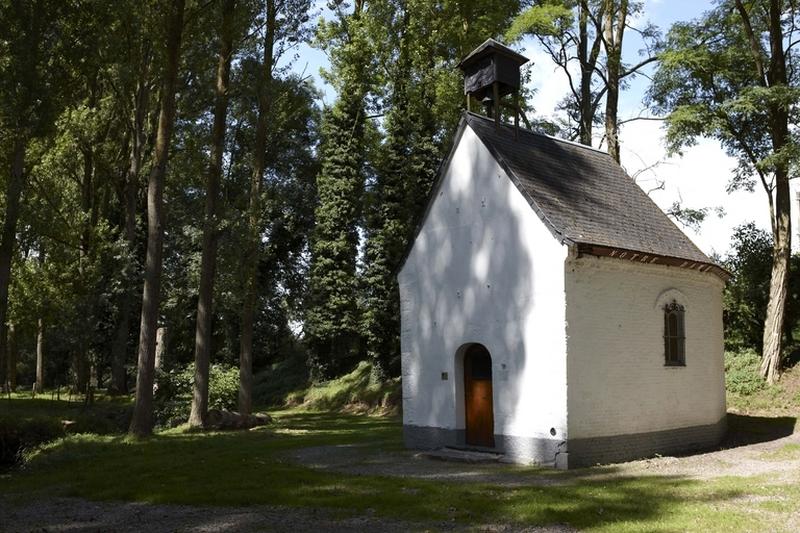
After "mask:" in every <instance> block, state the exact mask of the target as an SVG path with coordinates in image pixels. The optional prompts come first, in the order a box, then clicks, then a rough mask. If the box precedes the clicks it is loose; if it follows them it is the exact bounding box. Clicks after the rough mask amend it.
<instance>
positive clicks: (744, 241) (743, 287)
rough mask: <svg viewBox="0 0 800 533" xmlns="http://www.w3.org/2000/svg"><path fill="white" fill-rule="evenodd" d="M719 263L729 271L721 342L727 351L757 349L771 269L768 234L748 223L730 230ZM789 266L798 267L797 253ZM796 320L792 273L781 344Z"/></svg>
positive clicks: (798, 292) (797, 297)
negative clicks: (728, 244)
mask: <svg viewBox="0 0 800 533" xmlns="http://www.w3.org/2000/svg"><path fill="white" fill-rule="evenodd" d="M723 265H724V266H725V268H726V269H728V271H730V272H731V274H733V278H732V279H731V280H730V281H729V282H728V283H727V285H726V286H725V292H724V293H723V316H724V324H725V344H726V347H727V348H728V349H730V350H740V349H750V350H756V351H759V352H760V350H761V340H762V335H763V332H764V321H765V318H766V314H767V301H768V297H769V284H770V275H771V269H772V237H771V236H770V234H769V233H768V232H766V231H763V230H760V229H758V228H757V227H756V226H755V224H753V223H748V224H743V225H741V226H738V227H737V228H735V229H734V233H733V238H732V245H731V252H730V254H729V255H728V256H727V257H725V258H724V260H723ZM790 268H791V269H792V271H794V272H798V271H800V270H798V269H800V256H794V257H792V259H791V263H790ZM798 320H800V278H798V276H792V277H791V278H790V280H789V291H788V294H787V299H786V318H785V324H786V328H785V334H784V336H785V344H787V345H791V343H792V341H793V339H792V334H791V331H792V328H794V327H796V326H797V324H798Z"/></svg>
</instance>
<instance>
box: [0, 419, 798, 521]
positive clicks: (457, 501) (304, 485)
mask: <svg viewBox="0 0 800 533" xmlns="http://www.w3.org/2000/svg"><path fill="white" fill-rule="evenodd" d="M274 416H275V419H276V427H275V428H274V429H267V430H262V431H256V432H252V431H245V432H215V433H204V432H199V433H198V432H180V431H169V432H162V433H159V434H157V435H155V436H154V437H152V438H148V439H143V440H131V439H127V438H124V437H111V436H103V437H99V436H87V435H75V436H68V437H65V438H63V439H61V440H59V441H57V442H54V443H51V444H49V445H46V446H44V447H42V448H41V449H39V450H38V451H37V452H36V453H34V454H32V455H31V456H30V457H29V459H28V462H27V463H26V464H25V467H24V468H23V469H21V470H18V471H14V472H13V473H12V474H11V475H10V476H9V478H8V479H6V480H4V482H3V483H2V484H0V494H30V493H32V492H37V491H40V492H45V493H48V494H55V495H64V496H77V497H82V498H89V499H100V500H122V501H141V502H152V503H175V504H188V505H222V506H246V505H284V506H292V507H308V508H326V509H337V513H343V514H348V513H349V514H364V513H370V514H372V513H374V514H377V515H380V516H386V517H393V518H403V519H406V520H416V521H436V522H440V521H450V520H454V521H456V522H458V523H463V524H472V525H476V524H497V523H505V524H509V523H510V524H512V528H513V527H514V525H515V524H516V525H519V526H520V527H522V526H529V525H548V524H559V523H561V524H569V525H571V526H573V527H577V528H580V529H586V530H589V531H615V532H616V531H623V532H625V531H682V530H695V531H716V530H730V531H753V530H763V529H764V528H765V527H766V528H767V529H770V527H771V526H775V525H780V524H781V523H783V522H784V521H785V518H786V516H787V513H790V512H791V508H790V506H789V504H790V503H796V502H797V501H798V498H799V497H800V494H798V493H797V489H794V488H791V487H786V486H783V485H773V484H771V483H770V482H769V480H768V479H766V478H753V477H749V478H748V477H729V478H716V479H712V480H698V479H692V478H686V477H681V476H664V475H647V476H623V475H620V474H619V473H618V472H617V471H615V469H614V467H603V468H595V469H586V470H582V471H569V472H563V471H555V470H546V469H541V468H534V467H515V466H511V465H500V466H498V467H496V468H494V470H493V472H495V473H498V474H500V473H503V472H509V473H513V474H515V475H518V476H525V475H527V474H529V475H530V476H531V479H532V480H535V479H537V478H538V479H541V478H543V477H547V479H552V480H554V481H556V483H555V484H550V485H547V486H540V485H534V484H531V485H527V486H517V485H515V486H498V485H493V484H487V483H454V482H445V481H441V480H436V481H434V480H424V479H418V478H408V477H406V478H400V477H388V476H387V477H382V476H356V475H346V474H341V473H333V472H326V471H320V470H313V469H310V468H306V467H303V466H301V465H298V464H294V463H292V462H289V461H288V460H287V452H291V451H292V450H298V449H301V448H307V447H316V446H334V445H335V446H340V445H341V446H345V445H346V446H353V445H357V446H359V447H360V448H362V447H363V448H364V449H368V450H370V451H371V452H373V453H374V452H377V453H380V452H381V451H383V450H396V449H399V448H400V443H401V442H402V440H401V429H400V424H399V421H398V420H397V419H387V418H378V417H367V416H347V415H335V414H326V413H313V412H297V411H282V412H278V413H274ZM111 472H113V475H109V473H111ZM764 498H766V499H764ZM750 500H753V501H762V503H764V505H754V506H752V505H743V503H742V502H748V501H750ZM784 502H785V505H784ZM772 529H777V528H776V527H773V528H772Z"/></svg>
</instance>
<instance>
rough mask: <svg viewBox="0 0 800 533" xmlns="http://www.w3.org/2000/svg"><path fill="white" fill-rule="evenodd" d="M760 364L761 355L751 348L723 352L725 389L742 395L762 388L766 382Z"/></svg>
mask: <svg viewBox="0 0 800 533" xmlns="http://www.w3.org/2000/svg"><path fill="white" fill-rule="evenodd" d="M760 366H761V357H760V356H759V355H758V354H757V353H755V352H754V351H752V350H748V351H744V352H725V389H726V390H727V391H728V392H732V393H734V394H740V395H744V396H748V395H751V394H754V393H756V392H758V391H760V390H762V389H763V388H764V387H765V386H766V384H765V382H764V378H762V377H761V372H760V371H759V368H760Z"/></svg>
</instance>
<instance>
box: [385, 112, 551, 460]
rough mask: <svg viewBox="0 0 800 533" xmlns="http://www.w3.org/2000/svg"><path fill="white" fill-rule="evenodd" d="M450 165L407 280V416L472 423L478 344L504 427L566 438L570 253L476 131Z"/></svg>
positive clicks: (514, 432) (403, 279) (453, 424)
mask: <svg viewBox="0 0 800 533" xmlns="http://www.w3.org/2000/svg"><path fill="white" fill-rule="evenodd" d="M445 172H446V173H445V177H444V180H443V183H442V186H441V187H440V189H439V190H438V192H437V193H436V194H437V196H436V198H435V201H434V204H433V205H432V207H431V209H430V211H429V213H428V215H427V217H426V219H425V222H424V225H423V227H422V230H421V232H420V234H419V235H418V237H417V239H416V241H415V244H414V246H413V249H412V251H411V253H410V255H409V257H408V259H407V261H406V263H405V265H404V266H403V268H402V270H401V272H400V274H399V276H398V279H399V284H400V295H401V312H402V333H401V343H402V374H403V418H404V423H405V424H406V425H411V426H422V427H437V428H445V429H463V428H464V413H463V373H462V370H461V366H460V363H461V361H459V360H458V358H457V356H456V353H457V351H458V349H459V347H461V346H463V345H464V344H465V343H470V342H478V343H482V344H484V345H485V346H486V347H487V348H488V350H489V352H490V353H491V355H492V364H493V381H494V421H495V428H494V433H495V434H496V435H510V436H519V437H539V438H546V439H558V440H563V439H565V438H566V429H567V419H566V403H567V399H566V394H567V392H566V391H567V383H566V360H565V351H566V339H565V332H564V321H565V311H564V307H565V295H564V260H565V258H566V256H567V248H566V246H563V245H561V244H560V243H559V242H558V241H557V240H556V239H555V238H554V237H553V235H552V234H551V233H550V232H549V231H548V230H547V228H546V227H545V226H544V224H543V223H542V222H541V221H540V220H539V218H538V217H537V216H536V214H535V213H534V211H533V210H532V209H531V207H530V205H529V204H528V202H527V201H526V200H525V198H523V196H522V194H521V193H520V192H519V190H518V189H517V188H516V187H515V186H514V184H513V183H512V182H511V180H510V179H509V178H508V177H507V176H506V175H505V173H504V172H503V170H502V169H501V168H500V166H499V165H498V164H497V163H496V161H495V160H494V158H493V157H492V156H491V155H490V153H489V152H488V150H487V149H486V148H485V146H484V145H483V144H482V142H481V141H480V139H478V137H477V136H476V135H475V134H474V132H473V131H472V130H471V129H469V128H468V127H467V128H466V130H465V131H464V134H463V136H462V138H461V140H460V143H459V145H458V147H457V149H456V151H455V153H454V156H453V158H452V160H451V163H450V166H449V168H447V169H446V170H445ZM443 372H446V373H447V374H448V379H447V380H443V379H442V373H443ZM551 428H553V429H555V433H556V435H555V436H554V437H553V436H551V433H550V430H551ZM523 453H524V452H523Z"/></svg>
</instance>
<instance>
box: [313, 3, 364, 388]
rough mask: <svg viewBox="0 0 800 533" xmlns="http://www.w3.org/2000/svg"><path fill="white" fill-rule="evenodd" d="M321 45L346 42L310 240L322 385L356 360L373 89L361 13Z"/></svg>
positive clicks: (331, 29)
mask: <svg viewBox="0 0 800 533" xmlns="http://www.w3.org/2000/svg"><path fill="white" fill-rule="evenodd" d="M319 31H320V34H319V36H318V39H321V40H325V41H333V42H336V41H337V40H341V41H342V43H341V45H340V46H339V47H337V48H335V53H334V56H333V67H334V72H335V76H336V79H337V80H338V83H337V86H338V88H339V98H338V100H337V101H336V103H335V104H334V105H333V106H332V107H331V108H329V109H327V110H326V111H325V114H324V117H323V123H322V144H321V146H320V159H321V162H322V163H321V168H320V172H319V175H318V176H317V194H318V196H319V203H318V204H317V207H316V211H315V213H314V218H315V221H316V225H315V227H314V233H313V236H312V240H311V260H312V262H311V272H310V274H311V277H310V300H309V307H308V311H307V313H306V321H305V333H306V335H307V338H308V346H309V348H310V350H311V354H310V366H311V373H312V376H313V377H314V378H315V379H318V378H322V377H331V376H335V375H338V374H339V373H341V372H342V371H343V370H344V369H345V368H347V366H349V365H351V364H352V363H353V362H354V361H355V360H357V358H358V355H359V351H360V346H359V338H358V334H359V322H360V318H359V309H358V304H357V299H356V298H355V297H354V296H355V295H356V294H358V281H357V278H356V256H357V248H358V240H359V233H358V224H359V221H360V217H361V213H362V204H361V202H362V196H363V191H364V183H365V181H366V168H365V164H366V157H365V156H366V151H367V150H368V143H367V122H366V119H365V114H366V111H367V110H366V107H365V105H364V99H365V97H366V96H367V93H368V92H369V91H370V88H371V85H372V80H371V76H372V69H371V68H370V65H371V58H373V57H374V54H373V53H372V51H371V48H370V43H369V41H368V40H367V29H366V23H365V21H364V20H363V18H362V13H361V12H356V13H354V14H352V15H347V16H344V15H342V16H341V17H340V18H339V19H338V20H337V21H335V22H333V23H331V24H327V25H326V24H323V25H321V26H320V30H319Z"/></svg>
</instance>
